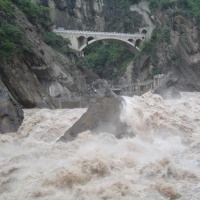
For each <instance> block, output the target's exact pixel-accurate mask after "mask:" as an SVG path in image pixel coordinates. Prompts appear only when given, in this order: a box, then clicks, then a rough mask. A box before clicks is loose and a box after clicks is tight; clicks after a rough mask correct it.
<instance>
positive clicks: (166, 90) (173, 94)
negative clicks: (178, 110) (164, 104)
mask: <svg viewBox="0 0 200 200" xmlns="http://www.w3.org/2000/svg"><path fill="white" fill-rule="evenodd" d="M176 82H177V79H175V78H173V77H171V74H168V75H167V77H166V78H165V80H164V81H163V82H162V83H161V85H159V86H158V87H157V88H155V89H154V91H153V93H154V94H159V95H160V96H162V98H163V99H181V94H180V92H179V91H178V90H177V89H176V88H175V87H174V84H175V83H176Z"/></svg>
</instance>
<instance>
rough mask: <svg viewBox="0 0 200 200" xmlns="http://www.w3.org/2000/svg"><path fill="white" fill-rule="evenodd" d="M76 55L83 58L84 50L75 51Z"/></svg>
mask: <svg viewBox="0 0 200 200" xmlns="http://www.w3.org/2000/svg"><path fill="white" fill-rule="evenodd" d="M76 55H77V56H78V57H79V58H83V57H84V52H83V51H77V52H76Z"/></svg>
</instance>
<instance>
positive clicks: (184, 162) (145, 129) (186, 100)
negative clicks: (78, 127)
mask: <svg viewBox="0 0 200 200" xmlns="http://www.w3.org/2000/svg"><path fill="white" fill-rule="evenodd" d="M182 96H183V98H182V99H181V100H177V101H170V100H168V101H164V100H163V99H162V98H161V97H159V96H158V95H153V94H151V93H147V94H145V95H143V96H141V97H138V96H135V97H132V98H129V97H125V98H124V99H125V104H124V107H123V110H122V113H121V120H122V121H124V122H126V123H127V125H128V128H129V129H130V131H131V132H133V133H134V137H132V138H122V139H117V138H115V136H114V135H111V134H108V133H100V134H96V135H94V134H91V133H90V132H89V131H87V132H84V133H81V134H79V136H78V137H77V138H76V139H75V140H74V141H72V142H68V143H62V142H55V141H56V140H57V139H58V138H59V137H60V136H61V135H63V134H64V132H65V131H66V130H67V129H68V128H69V127H71V126H72V124H73V123H75V121H76V120H77V119H78V118H79V117H80V116H81V115H82V114H83V113H84V112H85V111H86V110H85V109H73V110H69V109H65V110H47V109H42V110H25V120H24V122H23V124H22V126H21V127H20V129H19V131H18V133H17V134H13V133H10V134H4V135H0V152H1V157H0V199H5V200H7V199H8V200H12V199H13V200H14V199H46V200H47V199H48V200H49V199H52V200H64V199H65V200H66V199H67V200H74V199H77V200H79V199H80V200H91V199H92V200H111V199H112V200H121V199H123V200H132V199H136V200H145V199H146V200H147V199H148V200H155V199H159V200H167V199H181V200H198V199H199V197H200V182H199V178H200V170H199V169H200V94H199V93H183V94H182Z"/></svg>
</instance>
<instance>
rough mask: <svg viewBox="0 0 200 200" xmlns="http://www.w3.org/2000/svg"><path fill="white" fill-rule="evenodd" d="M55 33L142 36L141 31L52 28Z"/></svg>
mask: <svg viewBox="0 0 200 200" xmlns="http://www.w3.org/2000/svg"><path fill="white" fill-rule="evenodd" d="M53 31H54V32H56V33H61V34H73V35H74V34H75V35H99V36H105V35H106V36H121V37H144V36H145V35H144V34H141V33H134V34H131V33H119V32H96V31H79V30H63V29H53Z"/></svg>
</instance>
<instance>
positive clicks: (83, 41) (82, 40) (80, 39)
mask: <svg viewBox="0 0 200 200" xmlns="http://www.w3.org/2000/svg"><path fill="white" fill-rule="evenodd" d="M77 40H78V46H79V48H80V47H81V46H83V45H84V44H85V40H86V37H85V36H79V37H78V38H77Z"/></svg>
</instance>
